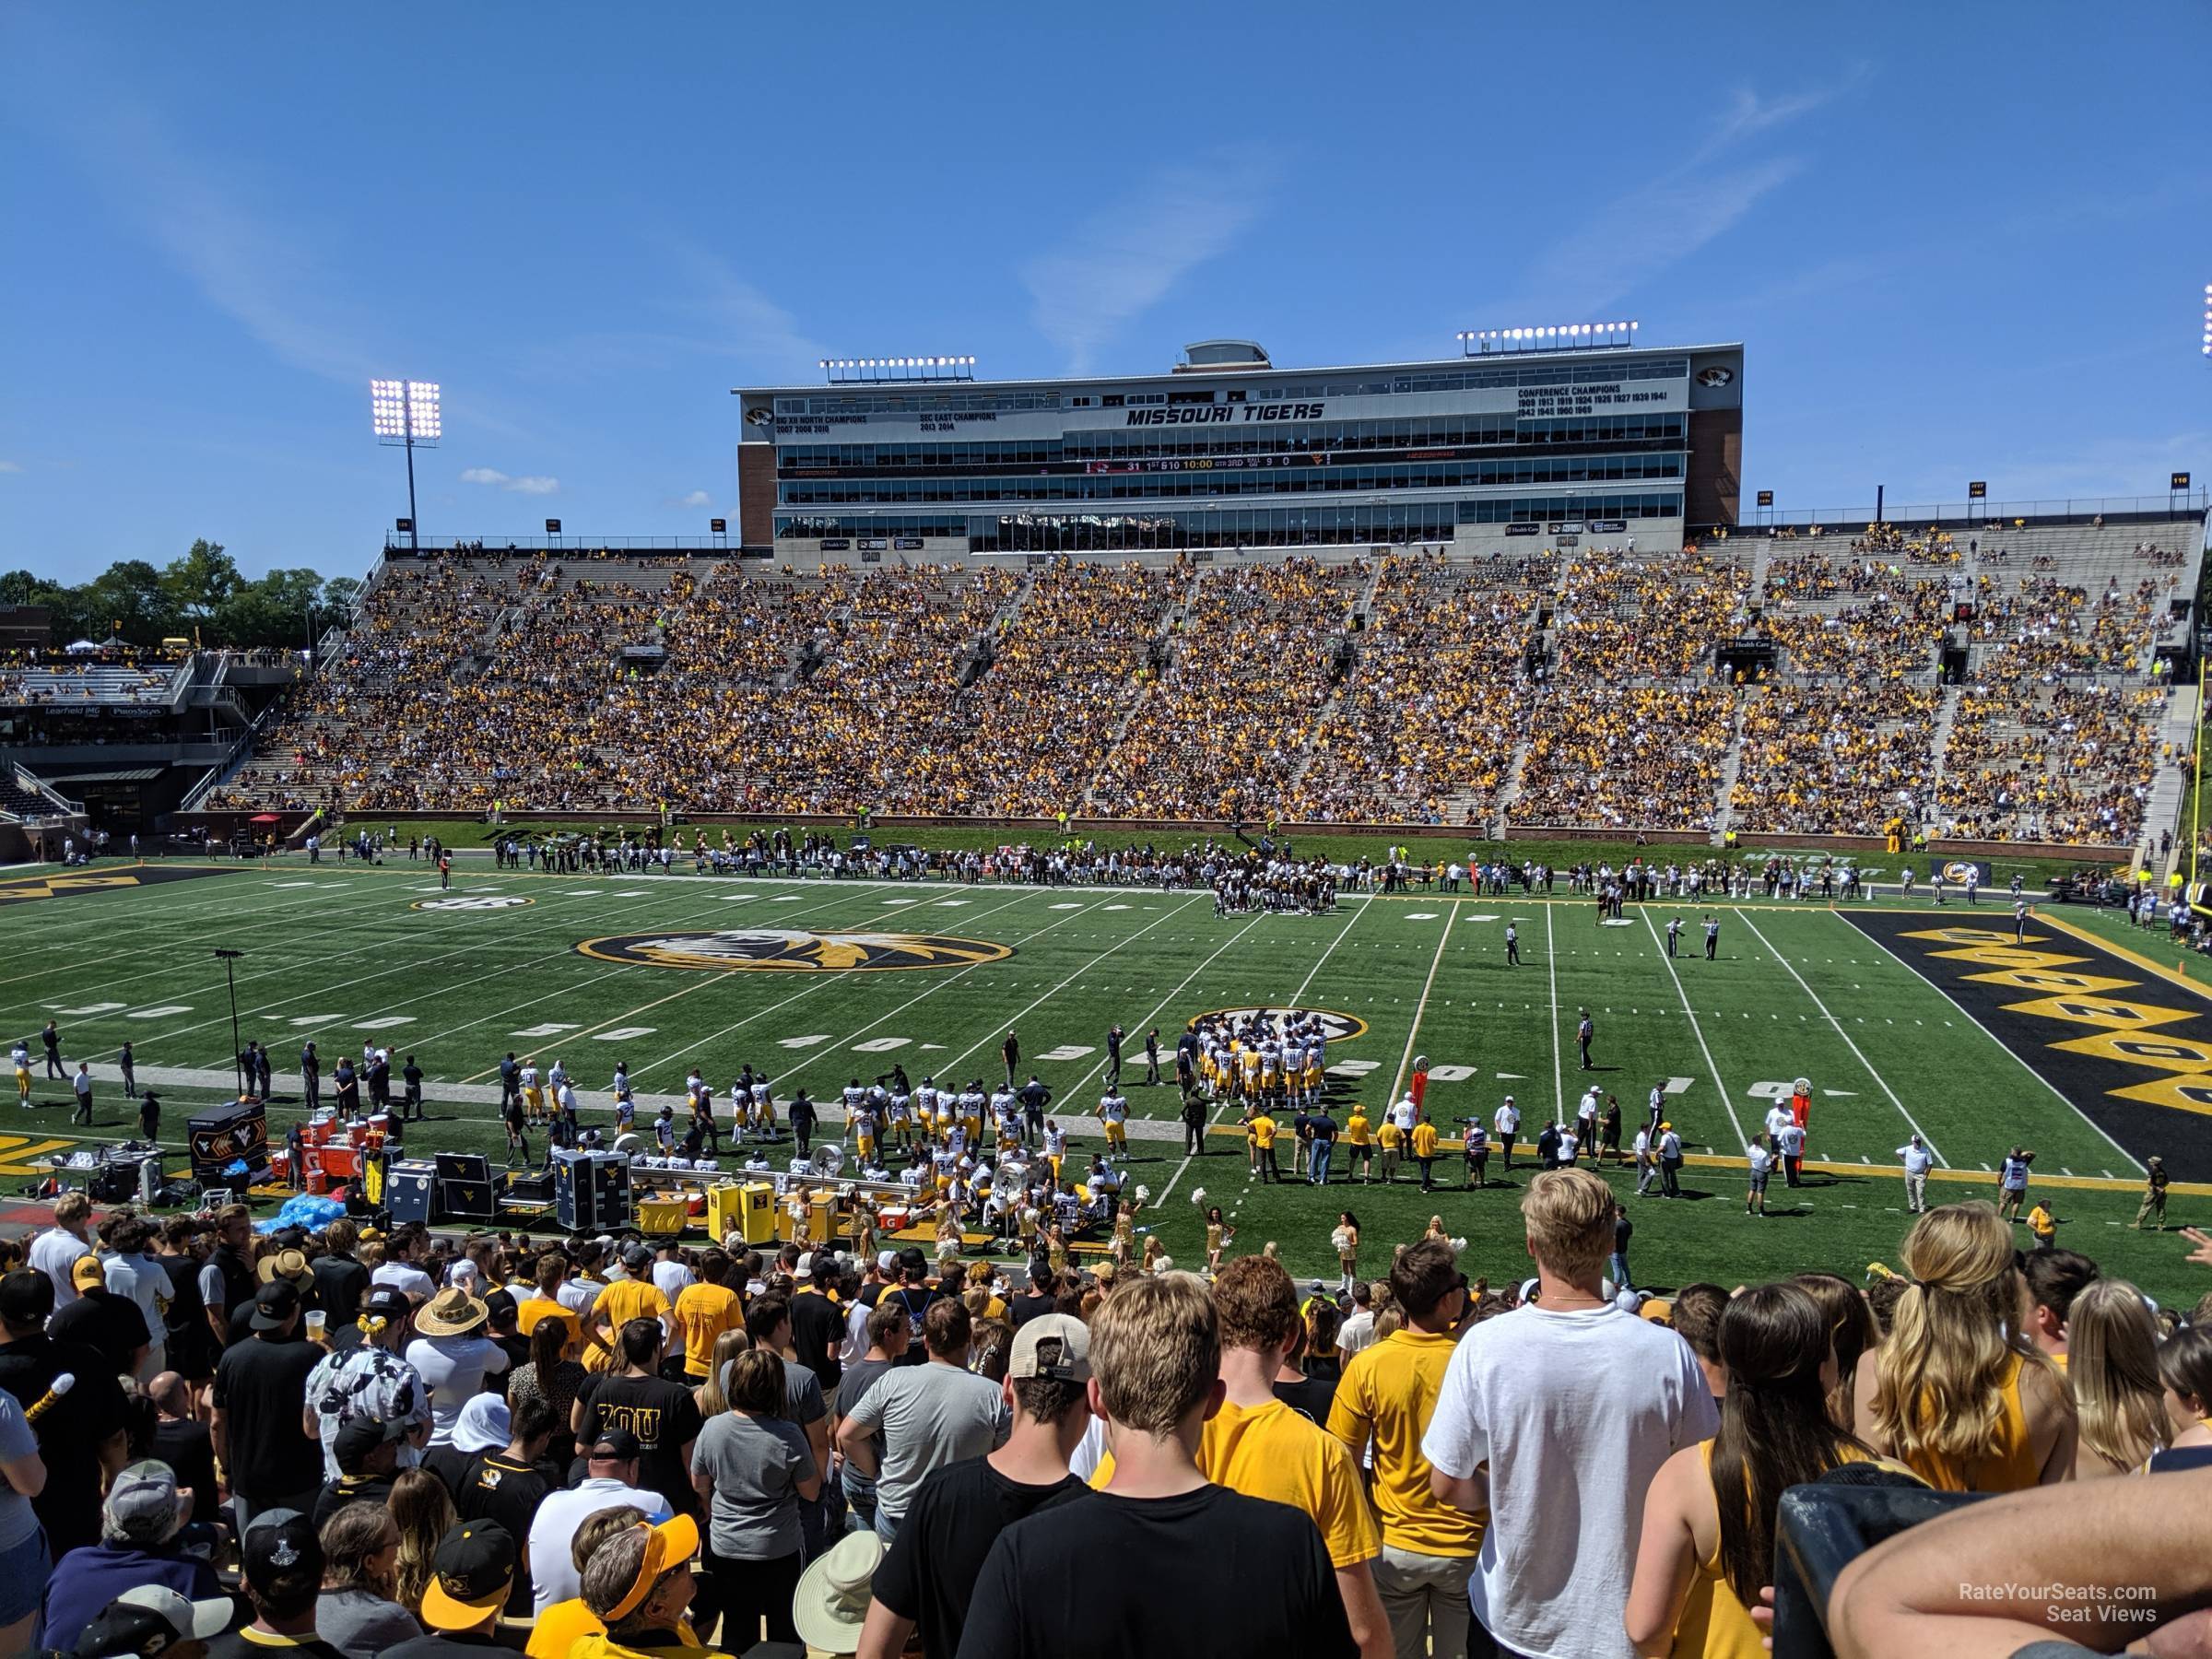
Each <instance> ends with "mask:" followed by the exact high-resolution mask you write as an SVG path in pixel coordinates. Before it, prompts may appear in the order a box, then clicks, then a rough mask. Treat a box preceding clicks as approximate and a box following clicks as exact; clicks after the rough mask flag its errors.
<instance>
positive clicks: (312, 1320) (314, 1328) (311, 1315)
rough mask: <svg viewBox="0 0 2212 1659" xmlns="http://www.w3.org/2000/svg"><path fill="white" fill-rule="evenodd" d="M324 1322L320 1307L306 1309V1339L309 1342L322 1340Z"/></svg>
mask: <svg viewBox="0 0 2212 1659" xmlns="http://www.w3.org/2000/svg"><path fill="white" fill-rule="evenodd" d="M323 1326H324V1313H323V1310H322V1309H320V1308H310V1309H309V1310H308V1311H307V1339H308V1340H309V1341H310V1342H320V1341H322V1340H323Z"/></svg>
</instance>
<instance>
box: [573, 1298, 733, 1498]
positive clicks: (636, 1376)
mask: <svg viewBox="0 0 2212 1659" xmlns="http://www.w3.org/2000/svg"><path fill="white" fill-rule="evenodd" d="M615 1345H616V1355H617V1357H618V1359H621V1361H622V1364H623V1369H622V1371H620V1372H612V1371H602V1372H599V1373H597V1374H595V1375H594V1376H592V1377H590V1378H587V1379H586V1380H585V1382H584V1384H583V1386H582V1388H580V1389H578V1390H577V1392H576V1404H575V1405H574V1406H572V1407H571V1408H570V1414H569V1426H570V1428H571V1430H573V1431H574V1433H575V1436H576V1443H577V1444H578V1445H580V1446H589V1445H594V1444H596V1443H597V1441H598V1440H599V1437H600V1436H601V1435H602V1434H604V1433H605V1432H606V1430H609V1429H627V1430H629V1432H630V1433H631V1434H633V1435H635V1436H637V1440H638V1445H639V1447H640V1448H641V1451H640V1454H639V1457H638V1477H637V1482H636V1484H637V1485H638V1486H640V1487H641V1488H644V1489H645V1490H647V1491H649V1492H659V1493H660V1494H662V1495H663V1496H664V1497H665V1498H666V1499H667V1500H668V1501H669V1502H671V1503H673V1504H675V1505H677V1507H678V1508H683V1509H688V1508H689V1507H691V1506H692V1505H693V1504H695V1503H696V1502H697V1501H698V1500H697V1497H696V1495H695V1494H694V1493H693V1492H692V1489H691V1442H692V1441H695V1440H697V1439H698V1438H699V1430H700V1415H699V1406H698V1404H697V1403H696V1402H695V1401H694V1400H693V1399H692V1397H691V1391H690V1390H689V1389H688V1388H686V1387H685V1386H684V1385H683V1384H682V1383H680V1382H666V1381H664V1380H663V1378H662V1377H661V1374H660V1367H661V1347H662V1333H661V1322H660V1321H659V1320H657V1319H650V1318H648V1319H633V1320H631V1321H629V1324H625V1325H624V1326H623V1327H622V1329H621V1330H620V1331H619V1332H618V1334H617V1335H616V1337H615Z"/></svg>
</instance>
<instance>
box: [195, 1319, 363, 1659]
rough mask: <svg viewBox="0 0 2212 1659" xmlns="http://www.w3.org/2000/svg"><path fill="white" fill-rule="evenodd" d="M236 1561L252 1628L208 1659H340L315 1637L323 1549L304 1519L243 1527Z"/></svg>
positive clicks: (225, 1640)
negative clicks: (283, 1656)
mask: <svg viewBox="0 0 2212 1659" xmlns="http://www.w3.org/2000/svg"><path fill="white" fill-rule="evenodd" d="M253 1346H254V1345H253V1343H251V1342H241V1343H240V1344H239V1347H253ZM301 1346H305V1345H304V1344H303V1345H301ZM309 1351H310V1352H312V1351H313V1350H312V1349H310V1350H309ZM239 1557H240V1561H241V1566H240V1571H239V1583H240V1587H241V1589H243V1590H244V1591H245V1593H246V1599H247V1600H248V1601H250V1602H252V1603H253V1623H252V1624H251V1625H249V1626H247V1627H246V1628H244V1629H242V1630H232V1631H229V1633H228V1634H226V1635H222V1636H218V1637H217V1638H216V1639H215V1640H214V1641H211V1642H209V1643H208V1644H207V1655H208V1659H269V1655H270V1653H271V1652H272V1650H274V1651H276V1652H278V1653H288V1654H291V1655H296V1656H297V1659H345V1655H344V1654H343V1653H339V1651H338V1650H337V1649H336V1648H335V1647H332V1646H331V1645H330V1643H328V1642H327V1641H322V1640H320V1639H319V1638H318V1637H317V1636H316V1635H315V1602H316V1600H317V1598H318V1597H319V1596H320V1595H321V1594H322V1591H323V1567H324V1556H323V1544H322V1541H321V1540H320V1539H319V1538H317V1537H316V1535H315V1529H314V1526H313V1524H312V1523H311V1522H310V1521H309V1520H308V1518H307V1517H306V1516H305V1515H303V1514H290V1515H282V1516H272V1517H271V1518H270V1519H268V1520H266V1521H264V1522H263V1523H262V1524H260V1525H259V1526H251V1525H250V1526H248V1527H247V1528H246V1532H245V1537H244V1540H243V1542H241V1544H240V1546H239Z"/></svg>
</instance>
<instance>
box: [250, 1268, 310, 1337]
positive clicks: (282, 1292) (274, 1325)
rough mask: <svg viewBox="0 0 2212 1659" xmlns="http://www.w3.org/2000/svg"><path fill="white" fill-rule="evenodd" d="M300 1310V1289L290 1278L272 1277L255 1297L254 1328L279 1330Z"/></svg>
mask: <svg viewBox="0 0 2212 1659" xmlns="http://www.w3.org/2000/svg"><path fill="white" fill-rule="evenodd" d="M297 1312H300V1291H299V1288H298V1287H297V1286H295V1285H294V1284H293V1283H292V1282H291V1281H290V1280H289V1279H271V1280H270V1281H269V1282H268V1283H267V1284H265V1285H264V1286H263V1287H262V1288H260V1289H259V1290H258V1291H256V1292H255V1293H254V1297H253V1328H254V1329H255V1330H257V1331H279V1330H282V1329H283V1328H284V1324H285V1322H286V1321H287V1320H288V1319H290V1318H291V1317H292V1315H293V1314H295V1313H297Z"/></svg>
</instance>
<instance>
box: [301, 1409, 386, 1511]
mask: <svg viewBox="0 0 2212 1659" xmlns="http://www.w3.org/2000/svg"><path fill="white" fill-rule="evenodd" d="M406 1432H407V1426H406V1424H405V1423H404V1422H386V1421H385V1420H384V1419H383V1418H373V1417H357V1418H349V1419H347V1424H346V1426H345V1427H344V1428H343V1429H341V1430H338V1432H337V1436H336V1438H335V1440H334V1441H332V1445H331V1449H332V1452H333V1453H334V1454H335V1456H336V1458H337V1460H338V1477H337V1478H336V1479H335V1480H333V1481H330V1482H328V1483H326V1484H325V1485H324V1488H323V1490H322V1492H321V1493H320V1494H319V1495H318V1496H317V1497H316V1499H315V1507H314V1512H313V1514H312V1520H313V1521H314V1524H315V1530H316V1531H317V1532H321V1531H322V1530H323V1528H324V1525H325V1524H327V1523H328V1522H329V1520H330V1518H331V1517H332V1516H333V1515H335V1514H336V1513H337V1512H339V1511H340V1510H342V1509H344V1508H345V1507H346V1506H347V1504H349V1503H373V1504H375V1505H376V1506H377V1507H378V1508H380V1509H382V1508H383V1507H385V1506H387V1505H388V1504H390V1502H391V1501H392V1482H393V1481H394V1479H395V1478H397V1477H398V1474H399V1447H400V1442H401V1441H403V1440H404V1439H406Z"/></svg>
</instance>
